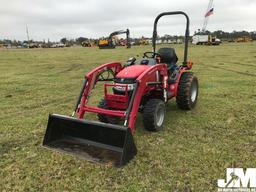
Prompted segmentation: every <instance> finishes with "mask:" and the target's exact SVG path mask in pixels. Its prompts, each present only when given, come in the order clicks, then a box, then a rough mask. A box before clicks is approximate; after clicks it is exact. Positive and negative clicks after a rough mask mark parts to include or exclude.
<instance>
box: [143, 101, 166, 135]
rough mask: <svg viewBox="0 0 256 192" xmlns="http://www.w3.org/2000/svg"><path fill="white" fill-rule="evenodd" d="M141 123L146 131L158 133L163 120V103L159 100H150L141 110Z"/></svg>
mask: <svg viewBox="0 0 256 192" xmlns="http://www.w3.org/2000/svg"><path fill="white" fill-rule="evenodd" d="M142 115H143V123H144V126H145V129H147V130H148V131H159V130H160V129H161V128H162V127H163V123H164V118H165V103H164V102H163V101H162V100H161V99H150V100H149V101H148V102H147V103H146V104H145V106H144V109H143V114H142Z"/></svg>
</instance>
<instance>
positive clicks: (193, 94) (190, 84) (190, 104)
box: [176, 72, 198, 110]
mask: <svg viewBox="0 0 256 192" xmlns="http://www.w3.org/2000/svg"><path fill="white" fill-rule="evenodd" d="M197 97H198V79H197V77H196V76H195V75H194V74H193V73H192V72H184V73H183V74H182V75H181V78H180V81H179V85H178V90H177V96H176V103H177V105H178V107H179V108H180V109H185V110H191V109H192V108H194V107H195V105H196V102H197Z"/></svg>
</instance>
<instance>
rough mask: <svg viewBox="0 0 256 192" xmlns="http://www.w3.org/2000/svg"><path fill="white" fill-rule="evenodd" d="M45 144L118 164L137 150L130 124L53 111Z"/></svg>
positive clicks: (120, 164)
mask: <svg viewBox="0 0 256 192" xmlns="http://www.w3.org/2000/svg"><path fill="white" fill-rule="evenodd" d="M43 146H45V147H47V148H51V149H54V150H57V151H62V152H66V153H69V154H73V155H76V156H78V157H81V158H83V159H87V160H89V161H93V162H97V163H102V164H108V165H112V166H116V167H120V166H122V165H125V164H126V163H127V162H128V161H129V160H131V159H132V158H133V157H134V156H135V155H136V152H137V149H136V146H135V144H134V140H133V136H132V134H131V130H130V129H129V128H127V127H123V126H119V125H113V124H107V123H101V122H96V121H87V120H82V119H76V118H73V117H68V116H63V115H57V114H50V115H49V120H48V126H47V129H46V133H45V137H44V141H43Z"/></svg>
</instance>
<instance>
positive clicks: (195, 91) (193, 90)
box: [190, 81, 198, 103]
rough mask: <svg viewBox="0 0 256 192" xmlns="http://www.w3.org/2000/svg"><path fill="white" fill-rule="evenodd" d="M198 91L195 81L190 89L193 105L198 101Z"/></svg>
mask: <svg viewBox="0 0 256 192" xmlns="http://www.w3.org/2000/svg"><path fill="white" fill-rule="evenodd" d="M197 91H198V90H197V83H196V82H195V81H193V83H192V85H191V89H190V99H191V101H192V102H193V103H194V102H195V101H196V97H197Z"/></svg>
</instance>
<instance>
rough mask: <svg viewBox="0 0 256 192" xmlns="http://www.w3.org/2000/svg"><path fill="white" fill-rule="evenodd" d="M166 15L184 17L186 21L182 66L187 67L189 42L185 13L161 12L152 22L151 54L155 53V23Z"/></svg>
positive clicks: (187, 18)
mask: <svg viewBox="0 0 256 192" xmlns="http://www.w3.org/2000/svg"><path fill="white" fill-rule="evenodd" d="M166 15H184V16H185V17H186V20H187V24H186V31H185V48H184V60H183V65H187V58H188V41H189V17H188V15H187V14H186V13H184V12H183V11H173V12H163V13H161V14H159V15H158V16H157V17H156V18H155V21H154V29H153V39H152V44H153V52H156V38H157V22H158V20H159V19H160V18H161V17H162V16H166Z"/></svg>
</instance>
